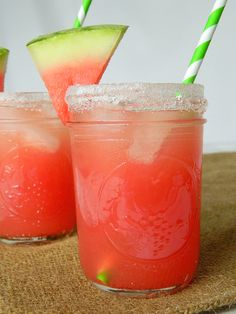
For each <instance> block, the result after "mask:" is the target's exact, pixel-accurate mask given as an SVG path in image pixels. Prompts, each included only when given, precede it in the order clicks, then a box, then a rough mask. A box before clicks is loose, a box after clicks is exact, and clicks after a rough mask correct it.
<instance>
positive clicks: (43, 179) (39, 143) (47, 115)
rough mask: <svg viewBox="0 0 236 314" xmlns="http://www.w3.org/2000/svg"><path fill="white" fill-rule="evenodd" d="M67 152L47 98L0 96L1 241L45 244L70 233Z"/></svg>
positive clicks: (71, 210) (72, 221)
mask: <svg viewBox="0 0 236 314" xmlns="http://www.w3.org/2000/svg"><path fill="white" fill-rule="evenodd" d="M69 149H70V148H69V138H68V131H67V129H66V128H65V127H64V126H63V125H62V124H61V122H60V121H59V119H58V118H57V117H56V114H55V112H54V109H53V106H52V104H51V102H50V100H49V97H48V96H47V94H43V93H15V94H6V93H1V94H0V240H1V241H4V242H6V243H18V242H21V243H24V242H38V241H47V240H49V239H53V238H57V237H60V236H63V235H66V234H68V233H71V232H72V231H73V229H74V227H75V205H74V189H73V175H72V166H71V156H70V150H69Z"/></svg>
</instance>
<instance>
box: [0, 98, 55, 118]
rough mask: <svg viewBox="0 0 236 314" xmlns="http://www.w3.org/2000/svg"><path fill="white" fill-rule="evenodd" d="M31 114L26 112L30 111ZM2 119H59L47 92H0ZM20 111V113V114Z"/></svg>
mask: <svg viewBox="0 0 236 314" xmlns="http://www.w3.org/2000/svg"><path fill="white" fill-rule="evenodd" d="M29 112H32V113H33V115H31V114H27V116H26V114H24V113H29ZM0 113H1V117H0V120H1V121H2V120H9V121H13V120H14V121H18V120H20V121H24V120H27V121H28V120H31V119H32V120H42V119H43V120H54V119H58V117H57V114H56V110H55V109H54V106H53V105H52V101H51V99H50V97H49V95H48V93H46V92H0ZM18 113H20V115H19V114H18Z"/></svg>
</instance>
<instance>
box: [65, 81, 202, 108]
mask: <svg viewBox="0 0 236 314" xmlns="http://www.w3.org/2000/svg"><path fill="white" fill-rule="evenodd" d="M66 101H67V103H68V107H69V112H71V113H81V112H86V111H91V110H94V109H97V108H103V109H104V110H106V111H116V110H122V111H136V112H140V111H167V110H168V111H169V110H175V111H176V110H178V111H179V110H181V111H194V112H198V113H199V114H203V113H204V112H205V111H206V108H207V101H206V99H205V98H204V87H203V85H199V84H191V85H184V84H176V83H118V84H99V85H75V86H71V87H69V89H68V91H67V94H66Z"/></svg>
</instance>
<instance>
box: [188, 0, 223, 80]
mask: <svg viewBox="0 0 236 314" xmlns="http://www.w3.org/2000/svg"><path fill="white" fill-rule="evenodd" d="M227 1H228V0H216V2H215V5H214V7H213V9H212V11H211V13H210V16H209V17H208V20H207V23H206V26H205V28H204V30H203V33H202V36H201V38H200V40H199V43H198V45H197V47H196V49H195V51H194V54H193V56H192V59H191V61H190V63H189V67H188V70H187V72H186V74H185V76H184V80H183V83H184V84H193V83H194V81H195V79H196V77H197V75H198V72H199V69H200V67H201V64H202V62H203V60H204V57H205V55H206V53H207V50H208V48H209V46H210V43H211V40H212V38H213V35H214V33H215V30H216V28H217V25H218V23H219V21H220V18H221V15H222V13H223V11H224V8H225V6H226V3H227Z"/></svg>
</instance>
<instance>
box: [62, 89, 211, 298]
mask: <svg viewBox="0 0 236 314" xmlns="http://www.w3.org/2000/svg"><path fill="white" fill-rule="evenodd" d="M178 90H180V91H181V93H182V96H181V99H180V97H179V96H178V97H177V98H176V95H175V93H176V92H177V91H178ZM76 93H78V96H77V95H76ZM69 95H70V96H68V101H69V103H70V104H71V106H70V110H72V113H71V121H72V123H71V124H70V127H71V138H72V157H73V167H74V176H75V185H76V197H77V203H78V205H79V207H78V208H77V214H78V215H77V224H78V231H79V246H80V259H81V264H82V267H83V269H84V271H85V274H86V276H87V277H88V278H89V279H90V280H91V281H92V282H94V283H95V284H96V285H97V286H98V287H99V288H101V289H103V290H106V291H111V292H116V293H121V294H128V295H131V296H132V295H135V296H137V295H145V296H153V295H156V294H158V293H161V292H163V293H173V292H176V291H178V290H180V289H182V288H183V287H185V286H187V285H188V284H189V283H190V282H191V281H192V280H193V278H194V275H195V272H196V269H197V265H198V260H199V244H200V236H199V235H200V195H201V166H202V137H203V122H204V120H203V119H202V112H203V111H204V105H205V101H204V99H203V89H202V88H201V87H200V86H192V87H187V86H185V87H183V86H181V85H164V84H163V85H161V84H160V85H159V84H140V85H128V86H127V87H126V86H125V85H111V86H107V87H106V86H101V87H97V88H96V87H84V90H83V89H80V88H78V89H76V88H73V89H71V90H70V93H69ZM77 122H80V123H77Z"/></svg>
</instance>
